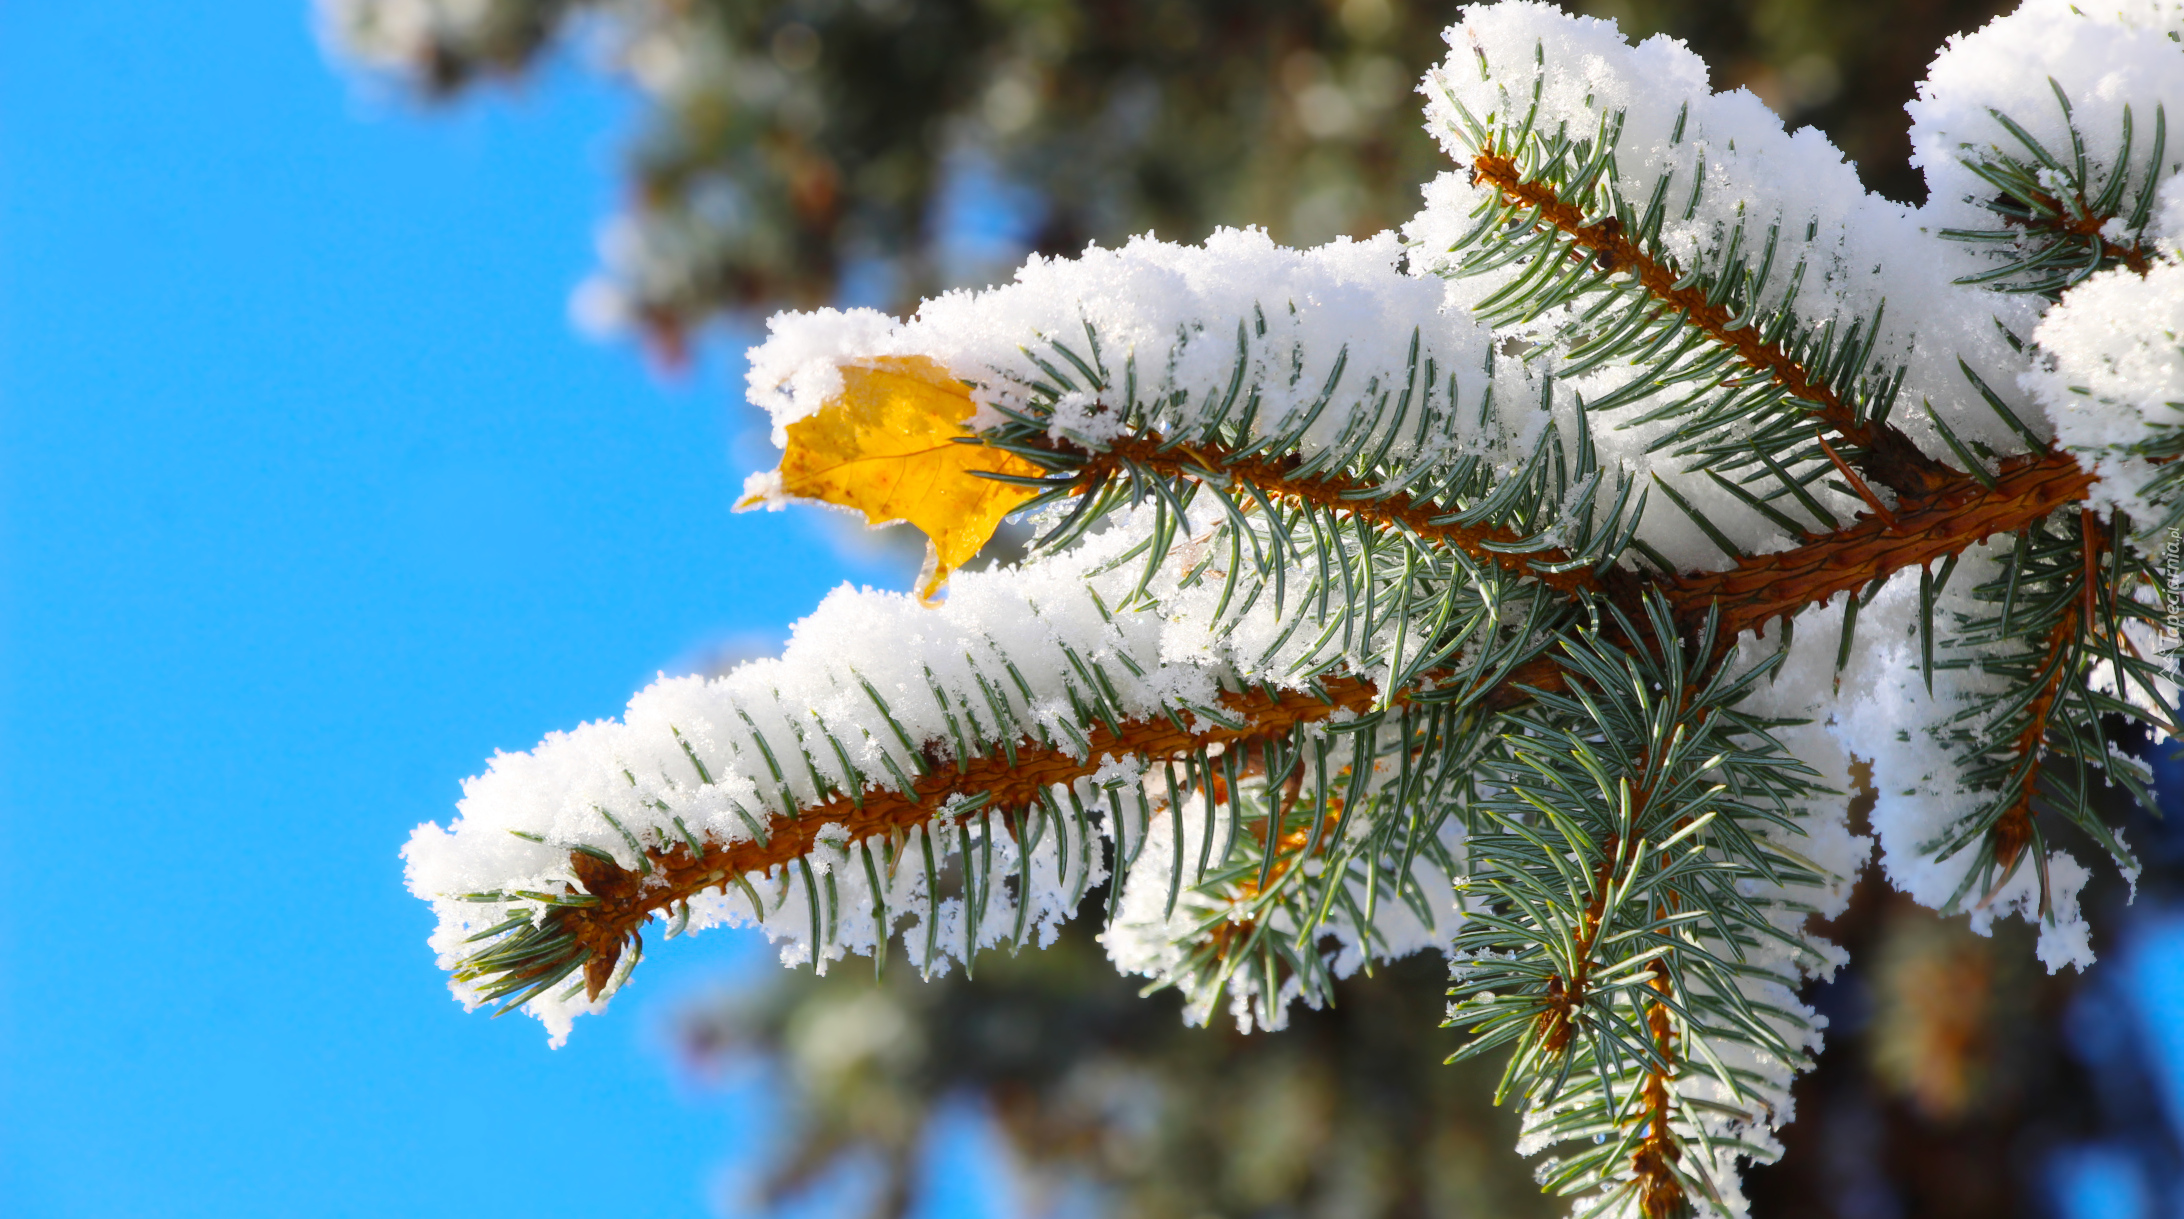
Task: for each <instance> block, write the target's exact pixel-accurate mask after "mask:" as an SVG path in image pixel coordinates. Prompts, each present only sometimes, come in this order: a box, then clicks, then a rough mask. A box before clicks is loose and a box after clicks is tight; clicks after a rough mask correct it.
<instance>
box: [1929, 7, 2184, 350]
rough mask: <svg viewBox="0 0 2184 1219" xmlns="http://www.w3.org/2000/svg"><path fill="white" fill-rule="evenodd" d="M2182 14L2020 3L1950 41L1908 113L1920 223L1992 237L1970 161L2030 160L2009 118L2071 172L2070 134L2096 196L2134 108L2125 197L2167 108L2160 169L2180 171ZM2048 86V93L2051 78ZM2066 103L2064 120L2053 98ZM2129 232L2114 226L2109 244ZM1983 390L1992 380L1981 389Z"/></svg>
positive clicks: (1962, 254) (1968, 252)
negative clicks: (1921, 199)
mask: <svg viewBox="0 0 2184 1219" xmlns="http://www.w3.org/2000/svg"><path fill="white" fill-rule="evenodd" d="M2180 34H2184V6H2180V5H2177V4H2175V3H2169V2H2147V0H2135V2H2130V3H2122V4H2117V3H2112V2H2111V3H2102V4H2077V5H2073V4H2071V3H2069V0H2028V2H2027V3H2025V4H2022V5H2020V6H2019V7H2018V8H2017V9H2016V10H2015V11H2014V12H2011V13H2008V14H2006V15H2004V16H2001V17H1997V18H1995V19H1994V20H1993V21H1991V22H1989V23H1988V24H1987V25H1985V26H1984V27H1982V28H1980V29H1979V30H1977V31H1974V32H1973V33H1970V34H1962V35H1958V36H1956V37H1954V38H1951V39H1950V40H1949V41H1948V43H1947V45H1945V46H1944V47H1943V48H1942V51H1941V53H1940V54H1939V55H1938V56H1936V57H1935V59H1934V62H1933V64H1932V65H1931V66H1930V67H1929V68H1928V69H1927V75H1926V79H1925V80H1924V81H1922V82H1921V83H1920V85H1919V91H1918V97H1917V98H1916V99H1915V100H1913V101H1912V102H1911V103H1910V104H1909V105H1908V106H1906V107H1905V109H1906V110H1908V111H1909V112H1910V115H1911V149H1912V151H1911V163H1912V164H1913V165H1916V166H1918V167H1919V168H1920V169H1921V170H1922V171H1924V173H1925V175H1926V184H1927V190H1928V198H1927V204H1926V207H1925V208H1924V210H1923V212H1922V220H1923V222H1924V223H1926V224H1927V225H1929V226H1931V227H1933V228H1935V229H1937V230H1938V229H1944V228H1954V229H1994V228H1997V227H1999V218H1998V217H1997V216H1996V215H1995V214H1994V213H1993V212H1990V211H1988V210H1987V209H1986V208H1985V207H1983V206H1981V202H1982V201H1983V200H1986V199H1990V198H1992V197H1993V196H1994V194H1995V190H1994V187H1993V186H1992V185H1990V184H1989V183H1987V182H1985V181H1983V180H1981V179H1980V177H1979V176H1978V175H1977V174H1975V173H1973V172H1972V170H1971V168H1970V165H1971V164H1973V163H1977V162H1978V161H1981V160H1985V159H1988V158H1991V157H1994V156H1997V155H2006V156H2010V157H2014V158H2016V159H2018V160H2020V161H2025V162H2027V163H2030V162H2031V161H2032V155H2033V154H2031V152H2030V151H2029V150H2027V149H2026V148H2025V147H2024V145H2023V144H2022V143H2021V142H2020V141H2019V140H2018V139H2017V137H2016V136H2015V135H2013V134H2012V133H2011V132H2010V131H2009V130H2008V129H2007V128H2006V127H2004V126H2003V124H2002V121H2001V118H2000V117H1998V115H1999V116H2006V117H2007V118H2009V119H2010V120H2011V121H2012V122H2014V123H2016V124H2017V125H2018V127H2020V128H2021V129H2022V130H2024V131H2025V132H2026V133H2027V134H2029V135H2031V136H2032V137H2033V138H2034V139H2035V140H2037V141H2038V142H2039V143H2040V145H2041V146H2042V147H2043V148H2045V149H2046V150H2047V151H2048V153H2049V154H2050V155H2051V156H2053V157H2055V158H2056V159H2058V160H2060V161H2062V162H2064V163H2065V164H2066V165H2072V166H2073V168H2074V161H2073V151H2072V150H2073V144H2072V132H2073V129H2075V132H2076V135H2077V137H2078V138H2079V139H2081V140H2082V141H2083V142H2084V147H2085V155H2086V159H2087V162H2088V167H2089V169H2090V173H2089V175H2088V176H2089V179H2090V183H2091V185H2092V187H2093V192H2092V193H2094V194H2096V195H2097V194H2098V192H2099V190H2100V189H2101V188H2102V187H2103V186H2105V185H2106V183H2107V182H2108V181H2109V177H2110V175H2111V174H2112V173H2114V172H2116V171H2117V169H2118V154H2119V153H2120V152H2121V151H2122V136H2123V113H2124V109H2125V107H2127V106H2128V107H2129V108H2130V111H2131V121H2132V143H2131V149H2130V162H2129V164H2128V165H2127V166H2124V167H2123V168H2124V170H2125V171H2126V172H2128V173H2129V174H2130V179H2129V183H2128V186H2127V188H2126V190H2125V192H2124V197H2125V199H2126V200H2129V199H2131V198H2133V197H2134V196H2135V194H2136V192H2137V191H2138V190H2139V188H2140V187H2141V186H2142V185H2143V183H2144V181H2145V175H2146V172H2147V169H2148V165H2149V158H2150V156H2151V154H2152V151H2153V132H2154V124H2155V110H2156V108H2157V107H2159V108H2161V109H2163V110H2165V111H2166V115H2167V119H2168V140H2167V144H2166V148H2165V150H2164V153H2163V158H2162V162H2161V165H2160V167H2159V170H2158V173H2159V175H2160V176H2162V177H2164V178H2167V177H2170V176H2172V175H2174V174H2175V173H2176V172H2177V170H2178V168H2179V166H2180V165H2184V126H2179V124H2184V45H2179V44H2178V42H2177V41H2176V38H2177V36H2178V35H2180ZM2050 81H2052V82H2053V84H2052V85H2051V84H2050V83H2049V82H2050ZM2058 89H2059V90H2060V91H2061V92H2062V94H2063V95H2064V96H2066V97H2068V98H2069V99H2070V114H2069V117H2068V118H2066V117H2065V115H2064V113H2063V108H2062V105H2061V103H2060V102H2059V101H2058V100H2057V98H2056V92H2057V90H2058ZM2136 236H2137V234H2134V233H2130V232H2126V231H2124V230H2123V229H2122V228H2120V227H2119V228H2118V230H2116V231H2115V232H2113V233H2111V234H2110V237H2111V240H2118V241H2119V244H2128V241H2126V240H2123V239H2127V238H2135V237H2136ZM1958 250H1959V254H1958V260H1959V263H1960V270H1959V272H1958V273H1960V274H1961V273H1964V272H1965V271H1977V270H1979V269H1982V266H1983V262H1984V260H1985V259H1986V258H1988V257H1990V255H1987V254H1983V253H1981V252H1980V250H1979V248H1977V247H1972V246H1959V247H1958ZM1990 384H1991V382H1990Z"/></svg>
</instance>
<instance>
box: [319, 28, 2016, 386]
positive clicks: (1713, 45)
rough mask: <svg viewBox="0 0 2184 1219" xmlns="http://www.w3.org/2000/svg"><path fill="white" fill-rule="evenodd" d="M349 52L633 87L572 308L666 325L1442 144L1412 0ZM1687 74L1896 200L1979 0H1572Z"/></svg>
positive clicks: (1367, 185) (1363, 205)
mask: <svg viewBox="0 0 2184 1219" xmlns="http://www.w3.org/2000/svg"><path fill="white" fill-rule="evenodd" d="M322 2H323V6H324V10H325V12H326V15H327V25H328V27H329V31H330V33H331V34H332V36H333V38H334V39H335V41H336V42H337V44H338V45H340V46H341V47H342V49H343V50H344V51H345V52H346V53H347V54H348V55H349V56H351V57H352V58H354V59H356V60H358V61H359V62H361V63H363V64H365V65H367V66H369V67H372V68H376V69H378V70H380V71H381V72H383V73H385V74H387V75H388V76H390V77H392V78H394V79H396V80H399V81H402V82H405V83H406V84H407V85H408V86H409V89H410V91H411V92H412V94H413V95H414V96H416V97H419V98H423V99H428V100H444V99H448V98H452V97H455V96H457V95H459V94H461V93H463V92H464V91H465V90H466V89H469V88H472V87H474V86H477V85H479V84H481V83H491V82H496V81H507V80H510V79H513V78H517V77H520V76H523V75H525V74H527V73H530V72H532V71H533V70H534V69H535V68H536V67H537V65H538V64H539V63H540V62H541V61H542V60H544V59H547V58H549V57H550V56H551V53H553V52H555V51H557V50H559V49H561V48H564V47H567V48H570V49H572V50H573V52H574V54H575V55H576V56H577V57H578V58H579V59H580V60H581V61H582V62H583V63H585V64H587V65H590V66H592V67H594V68H596V69H598V70H601V71H603V72H605V73H607V74H609V75H611V76H614V77H617V78H620V79H622V80H624V81H626V82H627V83H628V84H629V85H631V86H632V87H633V88H634V89H635V90H636V91H637V93H638V94H639V95H641V96H642V98H643V99H644V101H645V105H644V108H643V113H642V118H641V119H640V120H639V125H638V130H637V131H636V132H635V133H634V134H633V136H631V137H630V139H629V140H628V142H627V146H626V154H625V155H626V164H627V174H626V177H627V183H628V187H627V203H626V206H625V209H624V211H623V213H622V214H621V215H620V216H619V217H617V218H616V219H615V220H613V221H611V222H610V223H609V224H608V225H607V226H606V229H605V231H604V232H603V234H602V239H601V242H600V246H601V261H602V267H601V274H600V276H599V277H598V278H596V279H595V280H594V281H592V282H591V283H590V284H588V285H587V286H586V287H585V288H584V289H583V290H581V292H580V294H579V300H578V308H579V312H580V313H581V314H582V316H584V317H585V318H586V319H587V320H588V321H589V322H590V323H592V324H594V325H597V326H600V327H604V328H610V329H611V328H628V329H631V330H634V331H636V332H638V333H640V334H643V335H645V336H647V337H649V339H650V340H651V341H652V342H653V343H654V345H655V346H656V347H657V349H658V350H659V351H661V352H662V353H664V354H666V355H669V356H671V357H672V356H676V355H678V354H680V353H681V352H682V351H683V349H684V346H685V344H686V343H687V342H688V341H689V340H690V338H691V337H692V336H693V335H695V334H696V333H697V332H698V331H700V330H701V329H702V328H703V327H704V326H705V324H706V323H707V322H708V321H710V320H713V319H715V318H719V317H721V316H723V315H734V314H737V313H740V312H747V311H754V310H755V311H771V310H773V309H775V308H780V307H783V306H794V307H802V308H809V307H812V306H815V305H821V304H830V303H839V302H843V301H850V302H854V303H859V304H872V305H877V306H879V307H882V308H887V309H892V310H897V311H900V310H904V309H907V308H909V307H911V306H913V305H914V304H915V303H916V302H917V301H918V300H919V299H921V298H923V297H924V296H927V295H930V294H931V293H933V292H935V291H937V290H939V289H941V288H945V287H951V286H958V285H964V284H980V283H985V282H990V281H991V280H993V279H995V278H999V277H1004V276H1006V274H1007V273H1008V271H1009V269H1010V268H1012V267H1013V266H1014V265H1015V264H1016V263H1017V262H1019V261H1021V259H1022V257H1023V255H1024V254H1025V253H1026V252H1027V251H1038V252H1041V253H1073V252H1075V251H1077V250H1079V249H1081V248H1083V246H1084V244H1085V243H1086V242H1088V241H1100V242H1103V243H1113V242H1117V241H1120V240H1121V239H1123V238H1125V237H1127V236H1129V235H1130V234H1133V233H1139V232H1147V231H1150V232H1155V233H1158V234H1159V235H1160V236H1162V237H1164V238H1167V239H1170V240H1180V241H1193V240H1197V239H1199V238H1201V237H1203V236H1204V235H1205V234H1206V233H1207V231H1208V230H1210V229H1211V228H1212V227H1213V226H1214V225H1216V224H1229V225H1246V224H1255V225H1261V226H1264V227H1265V228H1266V229H1267V230H1269V231H1270V232H1271V233H1272V234H1273V235H1274V237H1275V238H1276V239H1277V240H1280V241H1284V242H1288V243H1292V244H1314V243H1318V242H1322V241H1326V240H1328V239H1330V238H1332V237H1335V236H1337V235H1340V234H1350V235H1352V236H1363V235H1366V234H1370V233H1374V232H1378V231H1379V230H1381V229H1384V228H1388V227H1390V226H1393V225H1397V224H1400V223H1401V222H1402V221H1403V220H1404V219H1406V218H1407V217H1408V216H1409V215H1410V214H1411V213H1412V212H1413V211H1415V210H1416V207H1417V201H1418V187H1419V186H1420V184H1422V183H1423V182H1425V181H1426V180H1427V179H1428V178H1430V177H1431V176H1432V175H1433V174H1435V173H1437V172H1439V171H1440V170H1442V169H1443V168H1446V164H1445V162H1444V160H1443V158H1442V157H1441V155H1440V153H1439V152H1438V150H1437V149H1436V148H1435V146H1434V144H1433V142H1432V140H1431V139H1430V138H1429V137H1428V136H1427V135H1426V134H1425V132H1424V131H1423V130H1422V129H1421V126H1420V124H1419V121H1418V107H1417V101H1416V96H1415V94H1414V89H1415V86H1416V83H1417V81H1418V79H1419V77H1420V76H1421V75H1422V74H1423V73H1424V72H1425V70H1426V69H1427V68H1428V67H1429V66H1431V65H1432V64H1433V63H1434V62H1436V61H1437V60H1438V59H1439V58H1440V56H1441V54H1442V53H1443V50H1444V48H1443V44H1442V41H1441V38H1440V32H1441V30H1442V29H1443V28H1444V27H1445V26H1446V25H1447V24H1448V23H1449V21H1450V20H1451V19H1452V18H1453V14H1454V8H1453V6H1452V5H1449V4H1446V3H1421V2H1419V0H322ZM1579 7H1582V8H1584V9H1585V10H1586V11H1588V12H1591V13H1593V14H1595V15H1598V16H1603V17H1613V18H1615V19H1616V20H1617V21H1618V22H1620V23H1621V25H1622V27H1623V29H1624V30H1625V31H1626V32H1628V33H1631V34H1633V35H1639V36H1643V35H1650V34H1655V33H1665V34H1668V35H1670V36H1673V37H1676V38H1680V39H1683V40H1684V41H1686V42H1688V43H1690V44H1691V45H1692V47H1693V48H1694V49H1696V50H1697V51H1699V52H1700V53H1701V54H1703V55H1704V56H1705V57H1706V59H1707V61H1708V62H1709V63H1710V64H1712V65H1713V66H1714V69H1715V83H1716V84H1717V86H1723V87H1733V86H1739V85H1741V86H1745V87H1748V88H1750V89H1751V90H1752V91H1753V92H1755V93H1757V94H1758V95H1759V96H1760V97H1761V98H1762V99H1764V100H1765V101H1766V102H1767V103H1768V104H1769V105H1772V106H1773V107H1774V108H1775V109H1776V110H1778V111H1779V112H1781V113H1782V114H1783V116H1784V117H1785V118H1786V119H1788V120H1789V121H1790V122H1791V123H1792V124H1793V125H1802V124H1806V123H1817V124H1818V125H1819V126H1820V127H1821V128H1823V129H1824V130H1826V131H1827V132H1828V133H1829V134H1830V135H1831V136H1833V137H1834V139H1835V141H1836V143H1837V144H1838V145H1839V146H1840V147H1841V148H1842V149H1843V151H1844V152H1845V154H1846V155H1848V156H1849V157H1850V158H1851V160H1853V161H1854V162H1856V163H1857V164H1858V165H1859V166H1860V167H1861V170H1862V172H1863V173H1864V174H1865V175H1866V180H1867V182H1868V184H1869V185H1870V186H1872V187H1873V188H1874V189H1876V190H1879V191H1881V192H1883V193H1885V194H1888V195H1890V196H1892V197H1895V198H1899V199H1914V198H1915V197H1916V196H1917V195H1918V194H1919V193H1920V190H1921V186H1920V183H1919V179H1918V176H1917V175H1916V174H1915V173H1914V172H1912V171H1911V170H1910V168H1909V167H1908V166H1907V165H1906V164H1905V158H1906V156H1907V155H1908V153H1909V144H1908V141H1907V139H1906V136H1905V127H1906V123H1905V119H1904V116H1903V112H1902V107H1903V103H1904V102H1905V101H1906V100H1908V99H1909V98H1910V96H1911V92H1912V85H1913V82H1914V81H1915V80H1917V78H1918V77H1919V76H1920V74H1921V73H1922V72H1923V70H1924V68H1925V65H1926V63H1927V61H1928V60H1929V59H1930V58H1931V57H1932V55H1933V53H1934V50H1935V49H1936V48H1937V47H1938V46H1939V45H1940V43H1941V40H1942V39H1943V38H1944V37H1945V36H1947V35H1948V34H1951V33H1954V32H1957V31H1960V30H1967V29H1970V28H1973V27H1975V26H1977V25H1979V24H1980V23H1982V22H1984V21H1985V20H1986V19H1987V18H1988V17H1990V16H1992V15H1993V14H1994V13H1995V12H1996V11H1998V9H1999V7H2000V6H1998V5H1997V4H1995V3H1993V2H1992V0H1890V2H1887V3H1882V2H1878V0H1759V2H1757V3H1734V2H1731V0H1591V2H1590V3H1588V4H1584V5H1581V6H1579Z"/></svg>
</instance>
